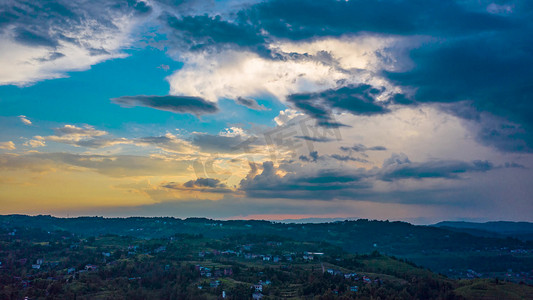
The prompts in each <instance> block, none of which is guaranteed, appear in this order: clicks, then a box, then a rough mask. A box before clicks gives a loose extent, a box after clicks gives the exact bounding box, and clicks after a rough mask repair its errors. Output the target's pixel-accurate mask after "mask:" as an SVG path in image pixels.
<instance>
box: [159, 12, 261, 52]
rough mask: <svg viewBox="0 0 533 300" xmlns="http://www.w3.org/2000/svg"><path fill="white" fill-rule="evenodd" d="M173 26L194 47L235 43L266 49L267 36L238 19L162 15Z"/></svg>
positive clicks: (174, 31) (256, 48)
mask: <svg viewBox="0 0 533 300" xmlns="http://www.w3.org/2000/svg"><path fill="white" fill-rule="evenodd" d="M161 18H162V19H163V20H165V21H166V24H167V25H168V27H170V28H171V31H170V32H171V34H172V35H174V38H177V39H179V42H180V43H182V44H186V45H188V46H189V47H190V49H191V50H198V49H203V48H205V47H208V46H214V47H218V46H220V45H234V46H237V47H243V48H250V49H251V50H256V51H257V52H259V53H261V52H264V51H266V50H265V47H264V45H263V44H264V42H265V41H264V38H263V37H262V36H261V35H260V34H259V32H258V31H257V30H256V29H255V28H253V27H251V26H250V25H249V24H247V23H243V22H239V20H235V21H233V22H230V21H228V20H223V19H222V18H221V17H220V16H214V17H211V16H207V15H203V16H183V17H180V18H178V17H176V16H172V15H164V16H162V17H161Z"/></svg>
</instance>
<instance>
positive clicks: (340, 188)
mask: <svg viewBox="0 0 533 300" xmlns="http://www.w3.org/2000/svg"><path fill="white" fill-rule="evenodd" d="M366 177H367V175H366V174H364V173H362V172H359V171H358V170H356V171H351V172H348V171H345V170H319V171H318V172H317V173H314V174H288V175H286V176H284V177H280V176H279V175H277V174H276V169H275V168H274V165H273V163H272V162H270V161H267V162H264V163H263V171H262V172H261V174H259V175H257V176H255V177H251V176H250V177H247V178H245V179H243V180H242V181H241V183H240V189H241V190H243V191H245V192H246V195H247V196H249V197H256V198H291V199H317V198H319V199H324V200H332V199H333V197H335V196H346V197H348V196H349V194H351V193H353V192H354V191H355V190H357V189H364V188H369V187H371V185H370V184H369V183H368V182H366V181H365V180H364V179H365V178H366ZM317 191H320V193H317Z"/></svg>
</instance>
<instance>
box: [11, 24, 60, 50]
mask: <svg viewBox="0 0 533 300" xmlns="http://www.w3.org/2000/svg"><path fill="white" fill-rule="evenodd" d="M15 41H17V42H19V43H21V44H23V45H27V46H45V47H52V48H53V47H56V46H57V45H58V42H57V41H56V40H53V39H51V38H49V37H46V36H43V35H40V34H38V33H34V32H31V31H28V30H25V29H18V30H16V31H15Z"/></svg>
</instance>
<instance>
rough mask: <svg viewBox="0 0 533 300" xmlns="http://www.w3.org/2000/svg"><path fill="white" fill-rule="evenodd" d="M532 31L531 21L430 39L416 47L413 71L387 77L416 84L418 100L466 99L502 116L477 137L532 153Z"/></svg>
mask: <svg viewBox="0 0 533 300" xmlns="http://www.w3.org/2000/svg"><path fill="white" fill-rule="evenodd" d="M532 29H533V27H532V26H531V25H522V26H518V25H517V28H516V29H515V30H513V31H504V32H495V33H491V34H483V35H481V34H480V35H477V36H472V37H469V38H468V39H463V38H461V39H459V38H457V39H450V40H448V41H446V42H439V43H431V44H429V45H426V46H424V47H421V48H420V49H416V50H413V52H412V54H411V57H412V59H413V62H414V65H415V67H414V68H413V69H412V70H409V71H407V72H403V73H390V74H388V77H389V78H390V79H391V80H393V82H395V83H396V84H398V85H402V86H407V87H412V88H414V89H415V90H416V92H415V94H414V96H413V98H414V99H415V100H416V101H418V102H445V103H453V102H464V101H468V102H470V105H471V106H472V107H473V108H474V109H475V110H477V111H478V112H489V113H491V114H493V115H495V116H497V117H500V118H501V119H502V120H500V124H494V123H493V122H491V123H490V124H484V127H485V128H484V129H483V130H482V131H481V133H480V136H479V139H480V140H481V141H483V142H485V143H487V144H489V145H493V146H495V147H496V148H498V149H501V150H504V151H531V149H532V147H533V136H532V135H531V130H532V129H533V101H532V100H533V85H532V84H531V82H533V58H532V56H531V55H529V53H531V50H532V49H531V45H533V38H532V35H531V32H533V30H532ZM450 112H452V113H456V115H457V116H459V117H463V118H473V117H475V114H469V115H465V111H464V110H455V111H450ZM512 123H515V124H514V125H513V124H512ZM502 126H503V128H502ZM509 126H515V128H509ZM498 127H499V128H498ZM517 141H520V142H519V143H516V142H517Z"/></svg>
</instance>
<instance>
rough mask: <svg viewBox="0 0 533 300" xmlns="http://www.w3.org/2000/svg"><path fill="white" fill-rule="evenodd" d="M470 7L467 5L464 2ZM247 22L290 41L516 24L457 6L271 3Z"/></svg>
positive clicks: (421, 0)
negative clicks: (356, 34)
mask: <svg viewBox="0 0 533 300" xmlns="http://www.w3.org/2000/svg"><path fill="white" fill-rule="evenodd" d="M465 2H468V1H465ZM249 16H250V17H249V18H250V19H251V20H252V22H254V21H255V24H257V26H260V27H261V28H262V29H264V30H266V31H267V32H269V33H270V34H271V35H274V36H277V37H283V38H290V39H307V38H311V37H317V36H332V35H342V34H346V33H349V32H352V33H354V32H361V31H366V32H376V33H387V34H401V35H415V34H427V35H450V34H461V35H462V34H468V33H471V32H478V31H486V30H494V29H501V28H507V27H509V26H511V25H510V24H512V21H511V20H509V19H507V18H505V17H502V16H498V15H490V14H487V13H486V11H479V10H474V9H472V8H469V7H467V6H465V5H461V2H459V1H440V0H412V1H395V0H390V1H365V0H355V1H354V0H351V1H337V0H329V1H307V0H297V1H283V0H275V1H267V2H264V3H261V4H259V5H256V6H255V7H253V8H252V9H251V11H250V12H249Z"/></svg>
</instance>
